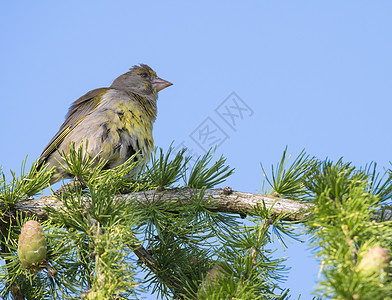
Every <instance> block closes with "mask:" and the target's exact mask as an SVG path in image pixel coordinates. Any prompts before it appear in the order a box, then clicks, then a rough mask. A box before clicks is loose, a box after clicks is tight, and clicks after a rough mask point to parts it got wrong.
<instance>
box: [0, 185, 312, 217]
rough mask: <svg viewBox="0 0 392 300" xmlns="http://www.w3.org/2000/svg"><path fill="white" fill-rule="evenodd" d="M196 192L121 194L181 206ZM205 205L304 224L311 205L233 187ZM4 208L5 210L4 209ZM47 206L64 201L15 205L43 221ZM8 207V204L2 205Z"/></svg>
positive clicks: (212, 193) (211, 192) (213, 192)
mask: <svg viewBox="0 0 392 300" xmlns="http://www.w3.org/2000/svg"><path fill="white" fill-rule="evenodd" d="M194 193H195V191H194V190H192V189H189V188H183V189H169V190H164V191H157V190H151V191H145V192H137V193H132V194H124V195H117V196H116V197H117V198H118V199H122V200H124V199H125V200H127V199H129V200H130V201H131V200H133V201H134V200H135V199H136V200H137V201H138V202H140V203H141V204H147V203H151V202H154V203H160V202H172V203H174V204H176V205H178V206H183V205H190V204H191V199H192V196H193V195H194ZM202 202H209V203H212V204H213V207H214V208H213V209H211V210H212V211H216V212H225V213H233V214H240V215H253V214H254V212H253V210H254V208H255V207H256V206H257V205H260V206H262V205H265V206H266V207H267V208H270V207H271V206H273V214H275V215H280V214H289V215H287V216H286V217H285V219H286V220H288V221H300V220H302V219H304V218H305V217H306V216H308V215H309V208H310V207H311V206H312V205H311V204H306V203H302V202H299V201H294V200H290V199H283V198H278V197H274V196H268V195H260V194H252V193H243V192H238V191H232V190H231V189H230V188H225V189H208V190H206V191H205V195H204V197H203V200H202ZM1 206H2V207H1ZM46 206H51V207H53V208H54V209H56V210H57V209H59V208H60V207H61V202H59V201H57V200H56V199H55V198H54V197H53V196H45V197H42V198H40V199H29V200H25V201H22V202H19V203H17V204H16V205H15V210H16V211H18V212H24V213H27V214H29V215H36V216H37V217H38V218H39V219H46V218H47V213H46V211H45V207H46ZM0 207H1V208H4V204H2V205H0Z"/></svg>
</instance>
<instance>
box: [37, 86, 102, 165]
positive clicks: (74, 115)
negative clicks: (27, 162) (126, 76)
mask: <svg viewBox="0 0 392 300" xmlns="http://www.w3.org/2000/svg"><path fill="white" fill-rule="evenodd" d="M107 90H109V88H99V89H95V90H92V91H90V92H88V93H87V94H85V95H83V96H82V97H80V98H79V99H78V100H76V101H75V102H74V103H72V105H71V107H70V109H69V111H68V114H67V116H66V117H65V121H64V123H63V125H61V127H60V129H59V131H58V132H57V133H56V135H55V136H54V137H53V138H52V139H51V141H50V142H49V144H48V145H47V146H46V147H45V149H44V151H43V152H42V154H41V156H40V158H39V165H42V164H44V163H45V162H46V160H47V159H48V157H49V156H50V155H51V154H52V153H53V152H54V151H56V150H57V149H58V147H59V146H60V144H61V142H62V141H63V140H64V139H65V137H66V136H67V135H68V134H69V133H70V132H71V131H72V129H74V128H75V127H76V125H78V124H79V123H80V122H81V121H82V120H83V119H84V118H85V117H86V116H87V115H89V114H91V113H92V112H93V111H94V110H95V109H96V108H97V107H98V105H99V103H100V101H101V97H100V96H101V94H102V93H105V92H106V91H107Z"/></svg>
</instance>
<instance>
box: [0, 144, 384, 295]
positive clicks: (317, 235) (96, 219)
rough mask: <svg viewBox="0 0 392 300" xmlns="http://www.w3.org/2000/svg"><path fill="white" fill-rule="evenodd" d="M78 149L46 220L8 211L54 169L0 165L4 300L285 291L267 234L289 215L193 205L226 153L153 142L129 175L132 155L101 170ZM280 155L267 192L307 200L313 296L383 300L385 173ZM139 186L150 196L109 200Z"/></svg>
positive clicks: (219, 178) (222, 175)
mask: <svg viewBox="0 0 392 300" xmlns="http://www.w3.org/2000/svg"><path fill="white" fill-rule="evenodd" d="M83 150H84V149H83V148H82V147H81V148H80V149H75V147H73V148H72V147H71V151H70V153H69V154H65V153H63V157H64V161H65V164H64V166H65V167H66V168H67V171H68V172H69V173H71V174H73V175H74V176H75V180H74V181H73V182H72V183H69V184H66V185H64V186H63V187H62V188H61V190H60V191H58V192H53V197H56V201H58V202H59V203H61V205H60V206H59V207H60V208H56V209H55V208H54V207H47V208H46V211H47V214H46V215H45V216H44V217H43V216H34V215H31V214H28V213H16V211H15V205H16V204H17V203H18V202H21V201H29V198H30V197H31V196H34V195H36V194H37V193H38V192H39V191H41V190H42V189H44V188H45V187H47V186H48V185H49V181H50V176H51V174H52V171H51V170H45V169H39V170H38V169H37V167H36V166H37V164H33V166H32V167H31V169H30V170H29V171H28V172H27V173H26V172H24V167H25V164H23V165H22V171H21V177H20V178H18V177H17V176H16V174H15V173H14V172H12V173H11V176H12V178H11V180H8V179H7V178H6V177H5V175H4V173H3V172H2V174H1V178H0V200H1V202H2V203H1V204H2V218H1V221H2V222H1V224H0V226H1V228H0V229H1V231H0V233H1V235H0V237H1V253H0V255H1V257H2V259H3V263H2V265H1V270H0V288H1V292H0V293H1V296H2V297H3V298H4V299H134V298H137V297H138V296H140V293H141V292H142V291H146V290H148V291H149V292H150V293H153V294H155V295H156V296H157V297H161V298H164V299H167V298H168V299H289V298H290V291H289V289H288V288H286V287H285V283H284V280H283V279H284V277H285V276H286V274H287V268H286V267H285V265H284V259H283V258H280V259H277V258H273V257H272V252H273V251H274V250H273V247H274V246H273V244H272V243H271V241H272V239H273V238H274V237H276V238H278V239H279V240H280V241H281V245H282V246H283V247H286V243H285V239H286V238H291V237H294V238H295V237H296V235H295V234H294V229H295V228H296V227H295V226H294V225H295V224H293V223H292V222H288V221H286V220H288V219H289V218H288V215H289V214H290V212H287V213H281V214H279V215H278V216H277V215H276V214H275V213H274V206H272V207H267V206H265V205H259V206H256V207H255V209H254V212H253V213H252V216H244V215H242V214H241V216H240V215H233V214H226V213H222V212H217V211H216V209H215V206H214V201H212V200H211V201H207V202H206V201H202V200H203V199H205V197H204V196H205V193H206V190H207V189H210V188H213V187H214V186H216V185H218V184H221V183H223V182H224V181H225V179H226V178H227V177H229V176H230V175H231V174H232V173H233V172H234V170H233V169H232V168H230V167H229V166H228V165H227V164H226V160H225V158H223V157H220V158H218V159H217V160H216V159H215V158H214V155H213V152H212V151H209V152H208V153H206V154H205V155H204V156H202V157H200V158H198V159H197V160H196V162H195V163H194V165H190V161H191V158H190V157H187V156H186V151H185V150H182V151H180V152H178V153H173V149H171V148H170V149H169V151H167V152H166V153H165V152H164V151H163V150H162V149H160V150H157V151H156V152H155V154H154V155H153V159H152V162H151V163H150V164H149V165H148V166H144V167H143V168H142V170H143V171H142V172H140V173H139V175H138V176H137V177H132V178H131V177H129V176H127V174H130V173H131V174H132V170H135V169H139V167H140V166H138V162H137V161H136V162H135V159H134V158H135V157H136V156H135V157H132V158H130V159H129V160H128V161H127V162H126V163H125V164H123V165H121V166H119V167H117V168H115V169H110V170H106V169H105V168H104V164H105V162H104V161H97V159H96V158H94V157H91V156H89V155H86V154H84V153H85V151H83ZM286 154H287V151H286V150H285V151H284V153H283V156H282V159H281V161H280V162H279V163H278V164H277V165H276V166H275V167H272V172H271V175H267V172H266V171H265V169H264V167H263V166H262V170H263V172H264V175H265V177H266V184H269V185H270V188H269V190H268V191H265V193H268V194H273V195H275V196H277V197H279V198H280V200H282V199H283V200H284V198H288V199H293V200H297V201H302V202H308V203H311V204H312V205H310V207H312V211H311V214H310V216H309V217H307V218H306V219H303V220H302V223H303V225H304V228H305V230H303V233H304V234H305V232H308V233H310V234H311V236H312V240H311V245H312V246H313V250H314V253H315V255H316V256H317V257H318V258H319V260H320V271H321V273H322V276H321V280H320V282H319V284H318V288H317V290H315V296H316V297H322V298H334V299H370V298H372V299H390V294H391V290H392V284H391V275H390V271H389V266H390V253H391V240H392V223H391V221H389V220H388V209H389V206H388V204H389V200H390V198H391V195H392V184H391V182H392V175H391V173H390V172H389V171H385V174H384V175H383V176H381V175H380V176H379V175H378V173H377V171H376V166H375V165H373V166H371V167H367V168H365V169H361V168H355V167H353V166H352V165H351V164H350V163H344V162H343V161H342V160H339V161H337V162H335V163H334V162H332V161H328V160H326V161H319V160H316V159H315V158H314V157H310V156H309V155H306V153H304V152H302V153H300V155H299V156H298V157H297V158H296V159H294V160H293V162H292V163H291V164H290V165H289V164H288V161H289V159H288V158H287V155H286ZM171 189H176V190H178V191H182V190H185V189H186V190H187V191H191V193H190V195H191V196H190V199H189V201H188V202H187V203H186V204H182V205H181V203H180V204H179V203H174V202H162V201H159V197H161V195H163V194H165V191H169V190H171ZM148 190H150V191H156V198H154V199H152V200H151V199H150V200H149V201H144V202H140V201H138V200H137V199H136V198H132V197H118V195H119V194H128V195H132V193H135V192H143V191H148ZM115 196H116V197H115ZM244 217H245V218H244ZM32 220H34V221H32ZM37 221H38V222H39V223H38V222H37ZM26 224H28V225H26ZM41 226H42V227H41ZM26 228H32V230H31V231H29V232H30V233H29V234H26V232H27V231H26ZM295 232H296V234H298V230H296V231H295ZM21 241H22V242H21ZM18 245H19V248H18ZM21 245H22V246H21ZM36 250H37V251H38V252H37V253H38V255H34V253H35V252H34V251H36ZM26 257H27V258H28V260H26Z"/></svg>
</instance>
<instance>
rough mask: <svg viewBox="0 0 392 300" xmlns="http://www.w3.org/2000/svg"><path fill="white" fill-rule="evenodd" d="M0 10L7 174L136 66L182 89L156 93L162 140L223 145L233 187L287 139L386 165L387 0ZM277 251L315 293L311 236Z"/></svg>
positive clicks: (293, 147)
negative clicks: (90, 98) (81, 102)
mask: <svg viewBox="0 0 392 300" xmlns="http://www.w3.org/2000/svg"><path fill="white" fill-rule="evenodd" d="M1 7H2V9H1V11H0V30H1V34H0V45H1V47H0V87H1V99H2V100H1V114H0V143H1V147H0V165H2V166H3V168H4V169H5V170H9V169H13V170H16V171H18V170H19V169H20V165H21V162H22V160H23V159H24V157H25V156H26V154H29V159H28V164H31V162H32V161H33V160H34V159H36V158H37V157H38V156H39V155H40V153H41V151H42V150H43V148H44V147H45V146H46V144H47V143H48V142H49V140H50V139H51V138H52V136H53V135H54V134H55V133H56V132H57V130H58V128H59V126H60V125H61V124H62V122H63V121H64V116H65V114H66V112H67V110H68V107H69V105H70V104H71V103H72V102H73V101H74V100H76V99H77V98H78V97H80V96H81V95H83V94H84V93H86V92H88V91H89V90H92V89H94V88H98V87H105V86H109V85H110V84H111V82H112V81H113V80H114V79H115V78H116V77H117V76H118V75H120V74H122V73H124V72H126V71H127V70H128V69H129V68H130V67H131V66H132V65H134V64H138V63H146V64H148V65H150V66H151V67H152V68H153V69H154V70H155V71H156V72H157V73H158V75H159V76H160V77H162V78H164V79H166V80H169V81H171V82H173V84H174V85H173V86H171V87H169V88H167V89H166V90H163V91H162V92H160V96H159V100H158V118H157V121H156V123H155V127H154V138H155V144H156V146H159V147H164V148H166V149H167V147H168V146H169V145H170V143H171V142H172V141H175V143H174V144H175V145H181V144H183V145H185V146H187V147H188V148H189V149H193V151H194V152H195V153H197V154H204V152H203V149H202V147H203V148H205V147H207V146H208V145H207V144H208V143H210V144H211V143H212V144H213V143H217V144H219V147H218V149H217V152H218V154H223V155H224V156H225V157H227V160H228V163H229V164H230V165H231V166H232V167H234V168H235V169H236V173H235V174H234V175H233V176H232V177H231V178H229V180H228V182H227V183H226V184H227V185H230V186H231V187H232V188H233V189H235V190H240V191H246V192H256V191H260V190H261V182H262V180H263V176H262V172H261V168H260V163H263V165H264V166H266V167H267V168H269V167H270V165H271V164H273V163H274V164H275V163H276V162H277V161H278V160H279V159H280V157H281V155H282V152H283V150H284V148H285V147H286V146H288V150H289V153H292V154H293V155H298V154H299V153H300V151H301V150H302V149H305V150H306V151H307V153H309V154H311V155H314V156H316V157H318V158H319V159H325V158H326V157H328V158H330V159H333V160H337V159H338V158H339V157H342V156H343V157H344V160H345V161H351V162H353V164H354V165H356V166H364V165H365V164H366V163H369V162H371V161H375V162H377V163H378V164H379V166H380V167H381V168H383V167H385V168H390V164H389V161H390V160H391V157H392V151H391V150H392V139H391V136H390V127H391V121H390V114H391V108H392V105H391V98H392V55H391V53H392V33H391V31H392V18H391V14H392V2H391V1H372V2H371V1H323V2H321V1H279V2H278V1H216V2H212V1H197V2H196V1H194V2H185V1H166V2H163V1H148V2H142V1H138V2H136V1H125V0H124V1H6V2H3V3H2V5H1ZM232 92H235V93H236V94H235V95H237V96H238V97H237V96H235V95H234V97H233V95H232V96H230V95H231V93H232ZM229 96H230V97H229ZM238 107H239V108H240V110H238ZM227 109H229V110H227ZM224 113H226V115H225V114H224ZM227 113H228V114H227ZM230 115H231V116H232V117H233V118H231V116H230ZM233 121H234V122H233ZM230 122H231V123H230ZM212 131H213V132H215V134H214V135H208V136H207V135H203V133H204V134H205V133H206V132H209V133H211V132H212ZM207 148H208V147H207ZM274 247H275V246H274ZM277 255H284V256H286V255H288V256H290V259H289V260H288V263H287V265H288V266H290V267H291V270H290V272H289V274H288V275H289V278H288V280H287V281H286V282H284V283H282V284H281V286H282V287H289V288H290V289H291V294H292V296H293V298H296V297H297V296H298V295H299V294H302V295H303V298H302V299H310V298H311V296H310V292H311V291H312V289H313V288H314V285H315V281H316V280H317V273H318V265H317V263H316V262H315V260H314V259H313V258H312V255H311V253H310V251H309V249H308V246H307V244H306V243H303V244H301V243H298V242H293V243H292V244H289V249H288V250H287V251H286V252H284V253H282V252H278V253H277ZM154 298H155V297H153V296H152V297H151V299H154Z"/></svg>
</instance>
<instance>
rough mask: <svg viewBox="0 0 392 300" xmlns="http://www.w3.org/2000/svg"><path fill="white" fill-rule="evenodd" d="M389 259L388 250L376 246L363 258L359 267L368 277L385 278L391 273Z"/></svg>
mask: <svg viewBox="0 0 392 300" xmlns="http://www.w3.org/2000/svg"><path fill="white" fill-rule="evenodd" d="M389 259H390V257H389V254H388V250H387V249H385V248H383V247H380V246H375V247H373V248H371V249H370V250H369V251H368V252H367V253H366V254H365V255H364V256H363V258H362V260H361V262H360V263H359V266H358V267H359V270H360V271H361V272H362V273H363V274H364V275H366V276H371V275H373V274H377V275H379V276H382V277H385V275H386V274H387V272H388V271H389V270H388V269H389Z"/></svg>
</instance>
